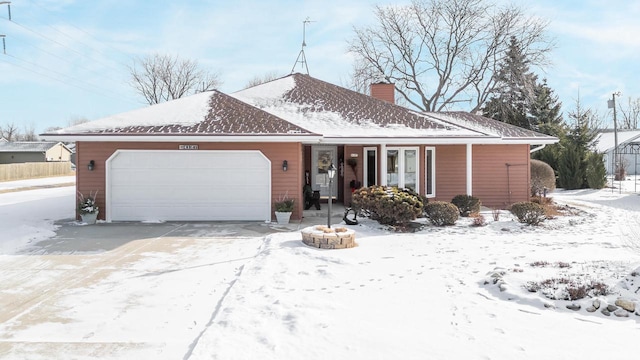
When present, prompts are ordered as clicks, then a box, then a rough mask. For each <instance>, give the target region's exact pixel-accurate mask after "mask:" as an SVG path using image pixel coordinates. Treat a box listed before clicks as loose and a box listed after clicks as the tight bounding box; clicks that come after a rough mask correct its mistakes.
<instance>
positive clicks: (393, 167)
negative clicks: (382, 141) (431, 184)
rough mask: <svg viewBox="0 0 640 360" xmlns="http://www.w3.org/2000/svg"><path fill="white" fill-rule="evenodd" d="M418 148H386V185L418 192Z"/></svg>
mask: <svg viewBox="0 0 640 360" xmlns="http://www.w3.org/2000/svg"><path fill="white" fill-rule="evenodd" d="M418 173H419V169H418V148H416V147H401V148H387V185H389V186H397V187H399V188H409V189H411V190H413V191H416V192H418V191H419V189H418V188H419V186H418Z"/></svg>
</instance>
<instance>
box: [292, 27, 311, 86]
mask: <svg viewBox="0 0 640 360" xmlns="http://www.w3.org/2000/svg"><path fill="white" fill-rule="evenodd" d="M310 22H315V21H311V20H309V17H308V16H307V18H306V19H305V20H304V21H303V22H302V49H300V53H298V57H297V58H296V62H295V63H293V68H291V73H292V74H293V71H294V70H295V69H296V65H298V63H300V64H302V66H304V68H305V69H306V70H307V75H309V67H308V66H307V57H306V56H305V55H304V47H305V46H307V42H306V30H307V24H308V23H310Z"/></svg>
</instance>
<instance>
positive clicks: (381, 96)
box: [371, 82, 396, 104]
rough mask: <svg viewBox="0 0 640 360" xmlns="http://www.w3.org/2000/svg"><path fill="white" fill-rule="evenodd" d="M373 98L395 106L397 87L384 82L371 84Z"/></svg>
mask: <svg viewBox="0 0 640 360" xmlns="http://www.w3.org/2000/svg"><path fill="white" fill-rule="evenodd" d="M371 97H374V98H376V99H378V100H384V101H386V102H390V103H392V104H395V102H396V101H395V100H396V86H395V85H394V84H387V83H384V82H379V83H375V84H371Z"/></svg>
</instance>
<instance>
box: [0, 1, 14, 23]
mask: <svg viewBox="0 0 640 360" xmlns="http://www.w3.org/2000/svg"><path fill="white" fill-rule="evenodd" d="M4 4H7V10H9V21H11V1H0V5H4Z"/></svg>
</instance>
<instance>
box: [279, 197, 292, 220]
mask: <svg viewBox="0 0 640 360" xmlns="http://www.w3.org/2000/svg"><path fill="white" fill-rule="evenodd" d="M293 203H294V199H287V197H286V196H285V197H284V198H282V199H281V200H279V201H276V203H275V208H276V219H277V220H278V224H288V223H289V218H291V213H292V212H293Z"/></svg>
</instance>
